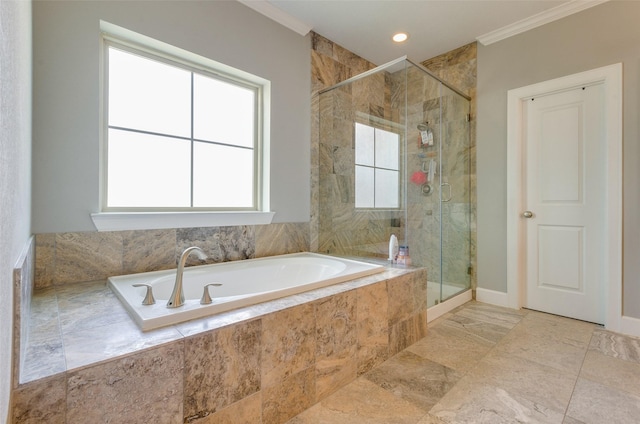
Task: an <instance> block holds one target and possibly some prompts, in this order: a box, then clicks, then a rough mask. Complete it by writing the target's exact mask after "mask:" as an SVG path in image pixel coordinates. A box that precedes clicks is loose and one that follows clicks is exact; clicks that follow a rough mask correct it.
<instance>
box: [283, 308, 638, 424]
mask: <svg viewBox="0 0 640 424" xmlns="http://www.w3.org/2000/svg"><path fill="white" fill-rule="evenodd" d="M639 343H640V340H639V339H637V338H632V337H627V336H622V335H619V334H615V333H611V332H609V331H606V330H603V329H602V327H600V326H597V325H594V324H589V323H585V322H582V321H576V320H572V319H568V318H563V317H557V316H553V315H548V314H544V313H540V312H535V311H528V310H522V311H514V310H510V309H504V308H500V307H496V306H491V305H485V304H481V303H478V302H469V303H467V304H465V305H463V306H461V307H459V308H457V309H455V310H454V311H452V312H450V313H448V314H446V315H444V316H443V317H441V318H439V319H437V320H435V321H433V322H431V323H430V324H429V331H428V334H427V335H426V336H425V337H424V338H423V339H421V340H419V341H418V342H417V343H414V344H413V345H411V346H410V347H408V348H407V349H405V350H404V351H402V352H400V353H398V354H397V355H395V356H393V357H391V358H389V359H388V360H387V361H385V362H384V363H382V364H381V365H379V366H377V367H375V368H373V369H372V370H371V371H369V372H367V373H365V374H363V375H361V376H360V377H359V378H358V379H357V380H355V381H354V382H353V383H350V384H348V385H346V386H345V387H343V388H341V389H340V390H338V391H337V392H335V393H334V394H333V395H331V396H329V397H327V398H326V399H324V400H322V401H321V402H319V403H317V404H316V405H314V406H312V407H311V408H309V409H308V410H306V411H304V412H303V413H301V414H299V415H298V416H296V417H294V418H293V419H291V420H290V421H289V423H288V424H305V423H310V424H311V423H313V424H316V423H331V424H341V423H345V424H346V423H356V422H357V423H370V424H373V423H380V424H382V423H385V424H386V423H403V424H445V423H446V424H453V423H458V424H462V423H465V424H467V423H468V424H472V423H473V424H477V423H491V424H493V423H515V422H530V423H534V422H535V423H557V424H561V423H562V424H592V423H596V424H597V423H603V424H605V423H606V424H608V423H621V424H627V423H629V424H631V423H636V422H638V416H640V386H639V385H638V380H639V379H640V362H639V361H638V358H639V355H638V354H639V353H640V344H639ZM559 358H565V359H564V360H562V361H557V360H558V359H559ZM574 364H578V366H577V367H576V366H575V365H574Z"/></svg>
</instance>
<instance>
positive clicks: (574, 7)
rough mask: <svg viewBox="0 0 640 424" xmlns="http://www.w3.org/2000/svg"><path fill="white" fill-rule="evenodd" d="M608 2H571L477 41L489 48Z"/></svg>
mask: <svg viewBox="0 0 640 424" xmlns="http://www.w3.org/2000/svg"><path fill="white" fill-rule="evenodd" d="M607 1H609V0H571V1H569V2H567V3H563V4H561V5H559V6H556V7H553V8H551V9H548V10H545V11H543V12H540V13H538V14H536V15H533V16H530V17H528V18H526V19H522V20H520V21H518V22H514V23H512V24H510V25H507V26H504V27H502V28H499V29H497V30H494V31H491V32H488V33H486V34H483V35H480V36H478V37H476V40H478V41H479V42H480V43H482V45H484V46H488V45H489V44H493V43H496V42H498V41H501V40H504V39H506V38H509V37H513V36H514V35H518V34H520V33H523V32H525V31H529V30H530V29H533V28H537V27H539V26H542V25H544V24H548V23H549V22H553V21H557V20H558V19H562V18H564V17H567V16H569V15H573V14H574V13H578V12H581V11H583V10H585V9H589V8H591V7H593V6H597V5H599V4H602V3H605V2H607Z"/></svg>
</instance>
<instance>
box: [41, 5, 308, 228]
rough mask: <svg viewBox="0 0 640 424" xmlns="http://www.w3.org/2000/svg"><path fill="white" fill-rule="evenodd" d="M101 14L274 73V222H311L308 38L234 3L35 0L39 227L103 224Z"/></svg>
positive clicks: (169, 40)
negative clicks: (99, 216) (97, 219)
mask: <svg viewBox="0 0 640 424" xmlns="http://www.w3.org/2000/svg"><path fill="white" fill-rule="evenodd" d="M100 20H105V21H107V22H110V23H112V24H115V25H119V26H121V27H124V28H127V29H129V30H132V31H135V32H138V33H141V34H143V35H147V36H149V37H152V38H155V39H157V40H160V41H163V42H166V43H168V44H171V45H174V46H177V47H180V48H182V49H185V50H188V51H192V52H194V53H197V54H199V55H202V56H205V57H208V58H210V59H213V60H216V61H218V62H222V63H224V64H227V65H230V66H233V67H235V68H239V69H242V70H245V71H247V72H250V73H252V74H255V75H258V76H260V77H263V78H266V79H269V80H270V81H271V91H272V102H271V117H272V120H271V188H272V192H271V209H272V210H273V211H275V212H276V215H275V218H274V222H305V221H309V213H310V212H309V210H310V177H309V175H310V133H309V131H310V123H309V116H310V113H311V112H310V100H309V96H310V80H309V75H310V72H311V71H310V59H309V42H310V41H309V37H308V36H307V37H302V36H300V35H299V34H297V33H295V32H293V31H290V30H288V29H286V28H285V27H283V26H281V25H279V24H277V23H275V22H273V21H271V20H270V19H267V18H266V17H264V16H262V15H260V14H258V13H256V12H255V11H253V10H251V9H249V8H247V7H246V6H244V5H242V4H240V3H238V2H235V1H126V2H124V1H117V2H115V1H80V2H79V1H36V2H34V4H33V28H34V32H33V53H34V56H33V57H34V59H33V60H34V80H33V81H34V82H33V89H34V92H35V98H34V105H33V107H34V108H33V120H34V125H33V139H34V144H33V168H34V172H33V231H34V232H35V233H50V232H66V231H91V230H95V228H94V226H93V223H92V221H91V219H90V216H89V214H90V213H92V212H97V211H98V208H99V197H98V196H99V194H98V188H99V174H98V163H99V156H98V155H99V145H98V130H99V127H98V125H99V124H98V122H99V121H98V120H99V110H98V107H99V80H98V77H99V45H100V28H99V21H100ZM229 183H230V184H233V181H229Z"/></svg>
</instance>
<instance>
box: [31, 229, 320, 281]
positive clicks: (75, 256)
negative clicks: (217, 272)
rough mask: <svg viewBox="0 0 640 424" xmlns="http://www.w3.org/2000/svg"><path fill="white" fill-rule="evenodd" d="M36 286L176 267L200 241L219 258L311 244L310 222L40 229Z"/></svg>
mask: <svg viewBox="0 0 640 424" xmlns="http://www.w3.org/2000/svg"><path fill="white" fill-rule="evenodd" d="M35 239H36V240H35V287H36V288H45V287H51V286H59V285H64V284H70V283H79V282H84V281H93V280H103V279H106V278H107V277H110V276H114V275H125V274H132V273H138V272H147V271H158V270H163V269H172V268H176V266H177V261H178V259H179V257H180V254H181V253H182V251H184V249H186V248H187V247H189V246H194V245H195V246H199V247H201V248H202V249H203V250H204V251H205V253H206V254H207V256H208V259H206V260H203V261H201V260H198V259H197V258H196V257H193V256H192V257H190V258H189V260H188V261H187V264H188V265H199V264H205V263H217V262H227V261H235V260H241V259H251V258H257V257H263V256H272V255H279V254H285V253H295V252H303V251H308V250H309V224H308V223H286V224H269V225H255V226H252V225H245V226H232V227H208V228H179V229H168V230H140V231H105V232H81V233H56V234H37V235H36V238H35Z"/></svg>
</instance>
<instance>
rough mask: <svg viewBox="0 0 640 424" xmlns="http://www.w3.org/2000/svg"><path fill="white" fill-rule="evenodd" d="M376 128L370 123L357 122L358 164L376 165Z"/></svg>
mask: <svg viewBox="0 0 640 424" xmlns="http://www.w3.org/2000/svg"><path fill="white" fill-rule="evenodd" d="M374 136H375V128H373V127H370V126H368V125H362V124H356V136H355V137H356V143H355V145H356V146H355V147H356V164H358V165H366V166H374V160H375V144H374Z"/></svg>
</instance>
